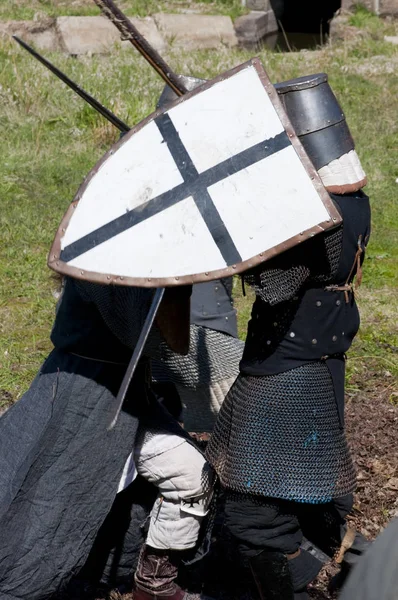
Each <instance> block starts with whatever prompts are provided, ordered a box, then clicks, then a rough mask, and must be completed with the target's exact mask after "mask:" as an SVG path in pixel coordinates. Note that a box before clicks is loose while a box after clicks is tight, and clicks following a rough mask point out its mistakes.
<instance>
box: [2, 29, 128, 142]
mask: <svg viewBox="0 0 398 600" xmlns="http://www.w3.org/2000/svg"><path fill="white" fill-rule="evenodd" d="M12 37H13V38H14V40H15V41H16V42H18V44H19V45H20V46H22V48H24V49H25V50H26V51H27V52H29V53H30V54H31V55H32V56H34V57H35V58H36V59H37V60H38V61H39V62H41V63H42V64H43V65H44V66H45V67H47V69H49V70H50V71H51V72H52V73H54V75H56V76H57V77H58V78H59V79H61V81H63V82H64V83H66V85H67V86H69V87H70V88H71V89H72V90H73V91H74V92H75V93H76V94H78V95H79V96H80V97H81V98H83V100H85V101H86V102H87V103H88V104H90V106H92V107H93V108H94V109H95V110H96V111H97V112H99V113H100V114H101V115H102V116H103V117H105V119H108V121H109V122H110V123H112V125H114V126H115V127H117V128H118V129H119V131H123V132H126V131H130V127H129V126H128V125H127V124H126V123H123V121H121V120H120V119H119V118H118V117H117V116H116V115H114V114H113V113H112V112H111V111H110V110H108V109H107V108H106V107H105V106H103V105H102V104H101V103H100V102H98V100H96V99H95V98H93V96H90V94H88V93H87V92H85V91H84V90H83V89H82V88H81V87H80V86H79V85H77V83H75V82H74V81H72V79H69V77H68V76H67V75H65V73H63V72H62V71H60V70H59V69H58V68H57V67H56V66H55V65H53V64H52V63H51V62H50V61H49V60H47V59H46V58H44V56H41V54H39V53H38V52H36V50H34V49H33V48H31V46H29V45H28V44H27V43H26V42H24V41H23V40H21V39H20V38H19V37H17V36H16V35H13V36H12Z"/></svg>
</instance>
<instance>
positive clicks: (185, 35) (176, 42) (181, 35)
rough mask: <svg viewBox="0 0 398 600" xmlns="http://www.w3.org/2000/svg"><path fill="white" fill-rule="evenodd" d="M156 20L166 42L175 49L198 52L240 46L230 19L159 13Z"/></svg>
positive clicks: (155, 17)
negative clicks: (205, 49)
mask: <svg viewBox="0 0 398 600" xmlns="http://www.w3.org/2000/svg"><path fill="white" fill-rule="evenodd" d="M154 19H155V22H156V25H157V26H158V28H159V30H160V31H161V33H162V34H163V35H164V37H165V38H166V40H167V41H168V42H169V43H170V44H172V46H173V47H175V48H184V49H186V50H196V49H203V48H216V47H217V46H219V45H220V44H225V45H226V46H236V45H237V44H238V40H237V37H236V35H235V30H234V27H233V24H232V21H231V19H230V17H224V16H219V15H215V16H213V15H192V14H191V15H187V14H165V13H158V14H156V15H154Z"/></svg>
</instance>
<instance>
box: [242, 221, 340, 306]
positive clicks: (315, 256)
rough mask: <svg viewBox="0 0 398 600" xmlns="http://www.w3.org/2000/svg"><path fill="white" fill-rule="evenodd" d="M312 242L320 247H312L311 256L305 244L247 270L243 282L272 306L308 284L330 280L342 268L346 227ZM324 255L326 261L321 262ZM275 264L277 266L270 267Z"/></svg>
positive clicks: (334, 230) (322, 235) (327, 233)
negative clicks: (342, 250)
mask: <svg viewBox="0 0 398 600" xmlns="http://www.w3.org/2000/svg"><path fill="white" fill-rule="evenodd" d="M313 241H316V242H317V243H318V246H319V247H318V248H312V250H311V252H310V253H308V250H307V248H306V247H305V244H304V245H302V246H296V247H295V248H293V249H291V250H288V251H286V252H285V253H283V254H281V255H280V256H277V257H276V258H275V259H272V260H271V261H269V262H267V263H265V265H259V266H258V267H256V268H255V269H252V270H251V271H247V272H246V273H245V274H244V275H243V278H244V281H245V282H246V283H247V284H248V285H250V286H251V287H253V288H254V291H255V293H256V295H257V296H259V297H260V298H261V299H262V300H263V301H264V302H267V303H269V304H270V305H271V306H273V305H275V304H278V303H279V302H283V301H285V300H290V299H292V298H293V297H294V296H295V294H296V293H297V292H298V291H299V290H300V288H302V286H303V285H304V284H305V283H307V282H309V281H311V282H312V283H313V284H316V283H324V282H327V281H329V280H330V279H332V278H333V276H334V274H335V273H336V271H337V269H338V266H339V260H340V254H341V248H342V241H343V228H342V226H340V227H338V228H337V229H333V230H332V231H330V232H329V231H328V232H325V233H324V234H319V236H318V238H317V239H316V240H313ZM318 252H319V253H318ZM322 254H323V255H324V258H325V260H324V261H322V260H320V257H321V256H322ZM311 263H313V264H311ZM325 263H326V264H325ZM273 264H275V265H276V266H275V267H272V266H271V267H270V265H273Z"/></svg>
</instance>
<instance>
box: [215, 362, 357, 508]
mask: <svg viewBox="0 0 398 600" xmlns="http://www.w3.org/2000/svg"><path fill="white" fill-rule="evenodd" d="M206 455H207V459H208V460H209V462H210V463H211V464H212V466H213V467H214V469H215V470H216V472H217V474H218V476H219V478H220V480H221V483H222V484H223V485H224V486H225V487H226V488H229V489H232V490H236V491H238V492H242V493H249V494H259V495H262V496H269V497H273V498H283V499H286V500H294V501H297V502H309V503H322V502H328V501H330V500H331V499H332V498H337V497H340V496H344V495H346V494H349V493H351V492H352V491H354V489H355V469H354V466H353V463H352V459H351V457H350V453H349V449H348V446H347V442H346V439H345V435H344V430H343V427H342V426H341V423H340V420H339V415H338V409H337V403H336V398H335V393H334V387H333V381H332V378H331V375H330V372H329V370H328V368H327V366H326V364H325V363H321V362H316V363H310V364H307V365H304V366H301V367H298V368H296V369H293V370H291V371H286V372H284V373H280V374H277V375H269V376H264V377H253V376H246V375H242V374H241V375H239V377H238V378H237V380H236V382H235V384H234V385H233V386H232V388H231V390H230V392H229V394H228V395H227V397H226V399H225V401H224V403H223V405H222V407H221V411H220V413H219V416H218V419H217V422H216V426H215V428H214V432H213V435H212V437H211V439H210V442H209V445H208V448H207V452H206Z"/></svg>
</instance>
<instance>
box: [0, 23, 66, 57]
mask: <svg viewBox="0 0 398 600" xmlns="http://www.w3.org/2000/svg"><path fill="white" fill-rule="evenodd" d="M12 35H17V36H18V37H20V38H21V39H23V40H24V41H25V42H26V43H28V44H32V45H34V46H35V47H36V48H37V49H39V50H51V51H55V50H60V49H61V45H60V41H59V38H58V34H57V30H56V26H55V19H44V20H43V21H0V37H1V36H4V37H11V36H12Z"/></svg>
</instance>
